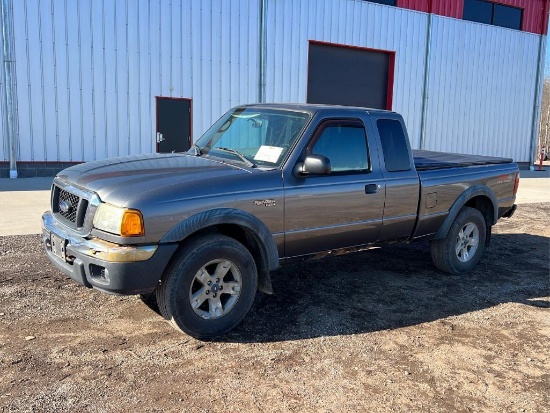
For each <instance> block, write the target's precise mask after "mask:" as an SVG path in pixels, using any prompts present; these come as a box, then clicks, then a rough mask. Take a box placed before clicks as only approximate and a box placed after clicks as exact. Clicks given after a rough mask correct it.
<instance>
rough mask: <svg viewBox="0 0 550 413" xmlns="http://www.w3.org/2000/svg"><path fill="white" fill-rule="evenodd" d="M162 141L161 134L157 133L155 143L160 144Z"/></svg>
mask: <svg viewBox="0 0 550 413" xmlns="http://www.w3.org/2000/svg"><path fill="white" fill-rule="evenodd" d="M163 140H164V137H163V136H162V133H160V132H157V143H160V142H162V141H163Z"/></svg>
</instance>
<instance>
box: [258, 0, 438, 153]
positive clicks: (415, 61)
mask: <svg viewBox="0 0 550 413" xmlns="http://www.w3.org/2000/svg"><path fill="white" fill-rule="evenodd" d="M267 13H268V19H267V20H268V23H267V26H268V27H267V45H268V50H267V64H266V66H267V68H268V69H267V73H266V100H267V101H268V102H305V101H306V96H307V68H308V62H307V59H308V47H309V43H308V42H309V41H310V40H314V41H320V42H328V43H334V44H340V45H347V46H358V47H367V48H372V49H380V50H388V51H395V52H396V55H395V77H394V89H393V110H395V111H397V112H400V113H402V114H403V116H404V118H405V120H406V122H407V125H408V128H409V135H410V139H411V142H412V144H413V146H417V145H418V144H419V141H420V119H421V112H422V83H423V76H424V55H425V49H426V29H427V15H426V14H424V13H417V12H411V11H408V10H405V9H400V8H396V7H390V6H382V5H379V4H375V3H369V2H364V1H357V0H345V1H334V0H322V1H319V0H303V1H293V0H277V1H275V2H268V8H267ZM296 16H302V18H295V17H296ZM397 27H398V28H399V30H396V29H395V28H397Z"/></svg>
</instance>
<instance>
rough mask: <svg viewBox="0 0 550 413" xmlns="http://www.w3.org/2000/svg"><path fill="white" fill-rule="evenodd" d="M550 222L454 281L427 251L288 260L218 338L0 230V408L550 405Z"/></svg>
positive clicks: (541, 208) (500, 241) (504, 227)
mask: <svg viewBox="0 0 550 413" xmlns="http://www.w3.org/2000/svg"><path fill="white" fill-rule="evenodd" d="M549 217H550V204H531V205H522V206H521V207H520V208H519V209H518V211H517V213H516V215H515V216H514V217H513V218H512V219H509V220H502V221H501V222H500V223H499V224H498V225H497V226H496V227H495V228H494V233H493V241H492V246H491V248H490V249H488V250H486V252H485V256H484V258H483V259H482V261H481V263H480V264H479V265H478V267H477V269H476V270H475V271H474V272H473V273H471V274H468V275H463V276H448V275H445V274H443V273H440V272H438V271H437V270H435V269H434V267H433V266H432V264H431V261H430V255H429V250H428V248H427V247H428V245H427V244H426V243H418V244H413V245H399V246H397V245H393V246H388V247H384V248H380V249H376V250H373V251H369V252H364V253H358V254H352V255H348V256H342V257H334V258H328V259H325V260H321V261H310V262H304V263H301V264H295V265H291V266H287V267H284V268H283V269H281V270H279V271H278V272H276V273H274V274H273V279H274V287H275V291H276V294H275V295H274V296H267V295H263V294H259V295H258V297H257V299H256V302H255V304H254V306H253V308H252V310H251V313H250V314H249V316H248V317H247V318H246V319H245V321H244V322H243V323H242V324H241V325H240V326H239V327H238V328H237V329H236V330H234V331H233V332H231V333H230V334H229V335H227V336H225V337H223V338H222V339H220V340H217V341H212V342H202V341H198V340H195V339H193V338H191V337H188V336H185V335H183V334H181V333H178V332H176V331H175V330H173V329H172V328H171V327H170V326H169V325H168V324H167V323H166V322H165V321H164V320H163V319H162V318H161V317H160V316H159V315H158V314H157V313H156V312H155V304H154V302H149V303H148V305H146V304H145V303H143V302H142V301H141V300H140V299H139V298H138V297H118V296H110V295H106V294H103V293H100V292H97V291H93V290H88V289H86V288H84V287H81V286H79V285H77V284H75V283H74V282H72V281H70V280H67V279H66V278H64V277H63V276H62V275H61V274H60V273H58V272H57V271H56V270H55V269H54V268H53V267H52V266H51V265H50V264H49V262H48V260H47V259H46V258H45V256H44V254H43V253H42V250H41V245H40V239H39V237H38V236H36V235H29V236H6V237H0V368H1V375H0V410H1V411H6V412H8V411H9V412H27V411H28V412H35V411H40V412H41V411H48V412H49V411H60V412H65V411H67V412H126V411H141V412H156V411H159V412H160V411H163V412H164V411H174V412H180V411H193V412H216V411H237V410H240V411H245V412H254V411H284V412H287V411H289V412H294V411H296V412H303V411H315V412H344V411H364V412H375V411H407V412H408V411H455V412H470V411H471V412H474V411H475V412H480V411H484V412H507V411H510V412H522V411H524V412H548V411H549V410H550V363H549V361H550V352H549V345H548V343H549V342H550V341H549V340H550V309H549V300H550V297H549V295H550V262H549V261H550V260H549V255H550V238H549V237H550V221H549Z"/></svg>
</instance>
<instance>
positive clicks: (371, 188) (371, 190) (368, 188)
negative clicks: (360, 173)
mask: <svg viewBox="0 0 550 413" xmlns="http://www.w3.org/2000/svg"><path fill="white" fill-rule="evenodd" d="M380 188H381V186H380V185H377V184H367V185H365V194H375V193H376V192H377V191H378V190H379V189H380Z"/></svg>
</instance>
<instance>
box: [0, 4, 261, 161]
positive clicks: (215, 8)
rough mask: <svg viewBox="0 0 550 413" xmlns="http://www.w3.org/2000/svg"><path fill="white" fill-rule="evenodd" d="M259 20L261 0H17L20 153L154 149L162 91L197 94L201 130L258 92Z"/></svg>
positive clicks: (97, 155) (37, 156)
mask: <svg viewBox="0 0 550 413" xmlns="http://www.w3.org/2000/svg"><path fill="white" fill-rule="evenodd" d="M258 19H259V2H258V1H257V0H237V1H231V2H229V1H227V2H226V1H223V2H222V1H217V0H207V1H200V2H197V1H193V0H169V1H168V0H156V1H150V0H139V1H133V0H80V1H72V0H27V1H14V20H15V22H16V24H15V26H14V29H15V50H16V60H17V71H16V73H17V75H16V76H17V83H18V85H19V89H18V90H19V94H18V104H19V135H18V140H19V149H20V153H19V160H24V161H86V160H92V159H102V158H105V157H108V156H119V155H127V154H136V153H143V152H151V151H154V150H155V140H154V139H155V131H156V124H155V119H156V112H155V111H156V108H155V96H172V97H187V98H192V99H193V118H192V125H193V136H194V138H196V137H198V136H200V134H201V133H202V132H204V130H205V129H206V128H207V127H208V126H210V123H211V122H212V120H213V119H215V118H217V117H219V116H220V115H221V114H222V113H223V112H224V111H225V110H227V109H228V108H229V107H231V106H235V105H237V104H241V103H248V102H253V101H256V100H257V96H258V84H259V77H258V50H259V44H258V41H259V39H258ZM243 39H246V41H243ZM3 152H5V149H3ZM2 157H3V159H6V157H7V154H6V153H4V154H2V155H1V157H0V159H2Z"/></svg>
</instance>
